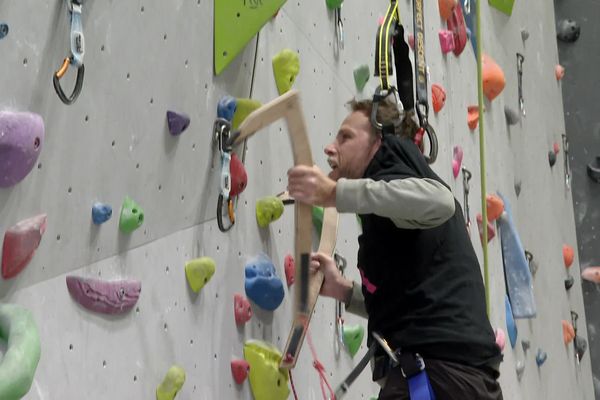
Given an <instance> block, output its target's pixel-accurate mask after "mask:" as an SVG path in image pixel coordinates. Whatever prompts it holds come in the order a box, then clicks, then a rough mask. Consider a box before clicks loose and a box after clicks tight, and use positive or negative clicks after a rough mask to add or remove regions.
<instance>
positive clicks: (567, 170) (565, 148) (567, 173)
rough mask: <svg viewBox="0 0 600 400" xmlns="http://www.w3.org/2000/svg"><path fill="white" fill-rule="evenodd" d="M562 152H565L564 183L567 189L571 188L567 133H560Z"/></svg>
mask: <svg viewBox="0 0 600 400" xmlns="http://www.w3.org/2000/svg"><path fill="white" fill-rule="evenodd" d="M562 140H563V152H564V153H565V185H567V189H570V188H571V169H570V168H569V139H567V135H565V134H564V133H563V134H562Z"/></svg>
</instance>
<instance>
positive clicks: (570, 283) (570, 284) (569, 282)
mask: <svg viewBox="0 0 600 400" xmlns="http://www.w3.org/2000/svg"><path fill="white" fill-rule="evenodd" d="M574 283H575V279H574V278H573V277H572V276H569V277H568V278H566V279H565V290H569V289H571V288H572V287H573V284H574Z"/></svg>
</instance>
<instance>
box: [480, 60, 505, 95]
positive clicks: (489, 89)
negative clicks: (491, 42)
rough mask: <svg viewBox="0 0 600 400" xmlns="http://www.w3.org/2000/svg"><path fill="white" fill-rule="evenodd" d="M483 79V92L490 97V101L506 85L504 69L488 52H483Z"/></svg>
mask: <svg viewBox="0 0 600 400" xmlns="http://www.w3.org/2000/svg"><path fill="white" fill-rule="evenodd" d="M481 63H482V68H483V70H482V80H483V94H485V97H487V98H488V100H489V101H492V100H494V99H495V98H496V97H497V96H498V95H499V94H500V93H501V92H502V91H503V90H504V86H505V85H506V78H505V77H504V71H502V68H500V66H499V65H498V64H497V63H496V61H494V59H493V58H492V57H490V56H488V55H487V54H482V58H481Z"/></svg>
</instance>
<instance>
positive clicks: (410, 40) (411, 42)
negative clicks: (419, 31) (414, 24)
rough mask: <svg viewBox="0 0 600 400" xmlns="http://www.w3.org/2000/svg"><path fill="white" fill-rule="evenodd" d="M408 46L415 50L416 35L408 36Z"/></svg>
mask: <svg viewBox="0 0 600 400" xmlns="http://www.w3.org/2000/svg"><path fill="white" fill-rule="evenodd" d="M408 45H409V46H410V48H411V49H413V50H414V49H415V35H413V34H412V33H411V34H409V35H408Z"/></svg>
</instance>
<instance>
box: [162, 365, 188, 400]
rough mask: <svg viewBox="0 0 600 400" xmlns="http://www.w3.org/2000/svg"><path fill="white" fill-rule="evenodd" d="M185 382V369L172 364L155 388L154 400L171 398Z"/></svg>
mask: <svg viewBox="0 0 600 400" xmlns="http://www.w3.org/2000/svg"><path fill="white" fill-rule="evenodd" d="M184 382H185V370H184V369H183V368H181V367H180V366H177V365H173V366H172V367H171V368H169V370H168V371H167V375H165V379H163V381H162V382H161V384H160V385H158V387H157V388H156V400H173V399H174V398H175V396H176V395H177V392H179V390H180V389H181V387H182V386H183V383H184Z"/></svg>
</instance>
